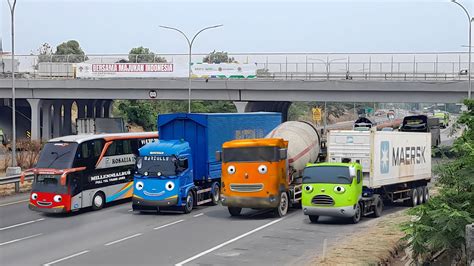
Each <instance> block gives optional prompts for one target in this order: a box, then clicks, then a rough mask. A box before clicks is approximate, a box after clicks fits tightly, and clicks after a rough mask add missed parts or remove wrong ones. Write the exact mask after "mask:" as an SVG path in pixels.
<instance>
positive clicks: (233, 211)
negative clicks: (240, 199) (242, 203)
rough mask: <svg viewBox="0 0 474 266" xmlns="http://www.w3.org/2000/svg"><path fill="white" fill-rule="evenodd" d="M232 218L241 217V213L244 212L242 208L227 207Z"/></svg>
mask: <svg viewBox="0 0 474 266" xmlns="http://www.w3.org/2000/svg"><path fill="white" fill-rule="evenodd" d="M227 210H229V213H230V215H231V216H239V215H240V212H242V208H239V207H227Z"/></svg>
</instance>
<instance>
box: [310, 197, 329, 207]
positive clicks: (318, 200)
mask: <svg viewBox="0 0 474 266" xmlns="http://www.w3.org/2000/svg"><path fill="white" fill-rule="evenodd" d="M311 203H313V204H314V205H326V206H332V205H334V200H333V199H332V198H331V197H329V196H326V195H317V196H314V197H313V199H312V200H311Z"/></svg>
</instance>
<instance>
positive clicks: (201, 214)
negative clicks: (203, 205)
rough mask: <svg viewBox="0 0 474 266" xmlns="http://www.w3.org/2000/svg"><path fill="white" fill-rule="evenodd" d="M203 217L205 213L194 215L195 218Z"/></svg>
mask: <svg viewBox="0 0 474 266" xmlns="http://www.w3.org/2000/svg"><path fill="white" fill-rule="evenodd" d="M202 215H204V213H202V212H201V213H198V214H196V215H194V216H193V217H199V216H202Z"/></svg>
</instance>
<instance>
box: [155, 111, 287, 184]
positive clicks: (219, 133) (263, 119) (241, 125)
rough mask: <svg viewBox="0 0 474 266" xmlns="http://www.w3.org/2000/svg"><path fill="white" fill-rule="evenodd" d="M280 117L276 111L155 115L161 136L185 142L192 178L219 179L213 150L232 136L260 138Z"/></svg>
mask: <svg viewBox="0 0 474 266" xmlns="http://www.w3.org/2000/svg"><path fill="white" fill-rule="evenodd" d="M281 121H282V117H281V114H280V113H268V112H258V113H214V114H197V113H196V114H192V113H191V114H188V113H175V114H163V115H159V116H158V122H157V124H158V131H159V132H160V139H161V140H180V139H182V140H185V141H187V142H189V145H190V147H191V151H192V157H193V168H194V173H193V177H194V180H195V181H205V180H212V179H219V178H220V177H221V163H220V162H218V161H216V158H215V153H216V151H219V150H221V149H222V144H223V143H224V142H226V141H229V140H234V139H250V138H263V137H265V136H266V135H267V134H268V133H269V132H270V131H272V130H273V129H274V128H275V127H277V126H278V125H279V124H280V123H281Z"/></svg>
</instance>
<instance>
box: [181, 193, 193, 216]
mask: <svg viewBox="0 0 474 266" xmlns="http://www.w3.org/2000/svg"><path fill="white" fill-rule="evenodd" d="M193 207H194V194H193V192H192V191H191V190H189V191H188V195H187V196H186V204H185V205H184V206H183V212H184V213H190V212H191V211H192V210H193Z"/></svg>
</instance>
